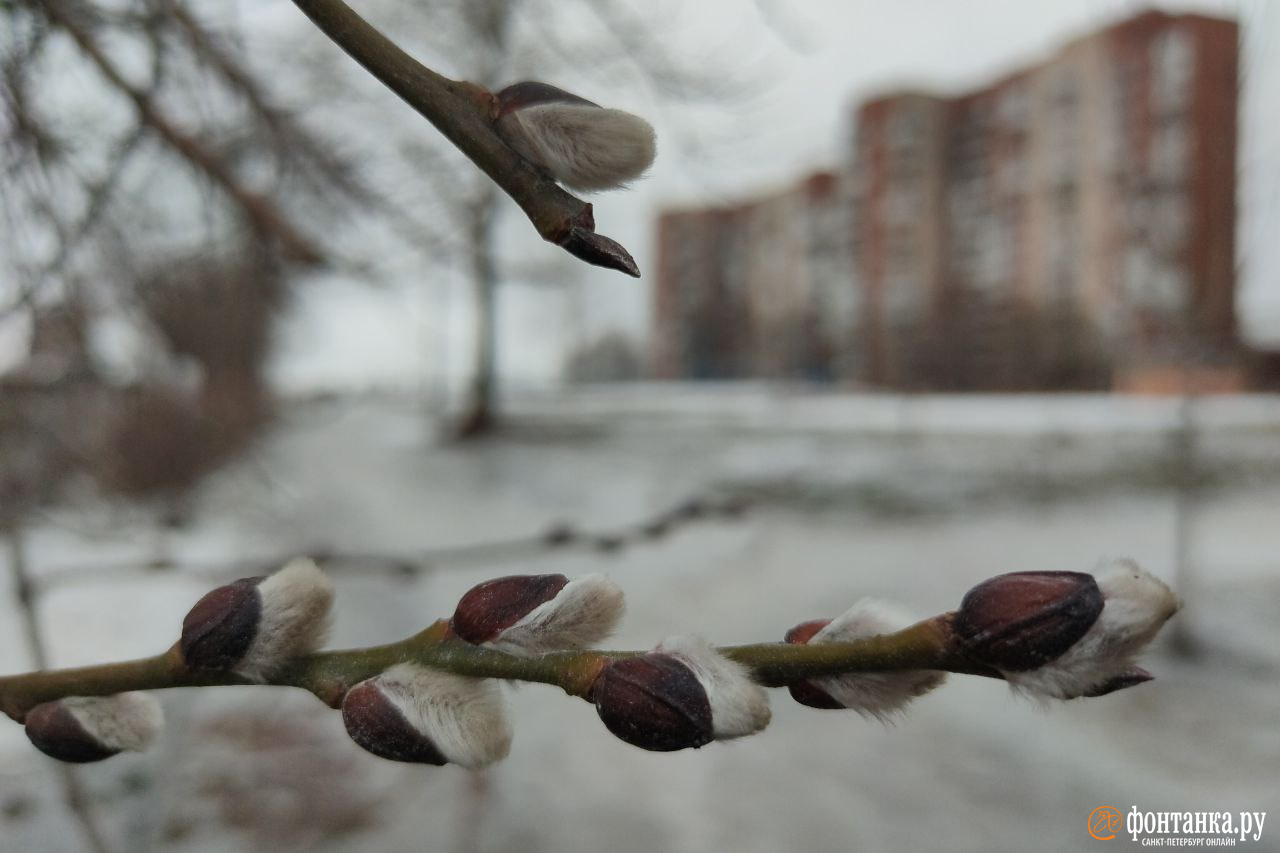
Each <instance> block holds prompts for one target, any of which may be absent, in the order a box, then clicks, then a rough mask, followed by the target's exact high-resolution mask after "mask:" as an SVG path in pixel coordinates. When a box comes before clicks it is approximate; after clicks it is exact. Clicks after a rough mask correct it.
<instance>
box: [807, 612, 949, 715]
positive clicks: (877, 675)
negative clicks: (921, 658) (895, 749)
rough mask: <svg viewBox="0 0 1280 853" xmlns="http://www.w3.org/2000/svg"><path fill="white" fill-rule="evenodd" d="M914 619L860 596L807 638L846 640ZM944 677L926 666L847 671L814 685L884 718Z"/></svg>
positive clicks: (861, 711) (886, 630)
mask: <svg viewBox="0 0 1280 853" xmlns="http://www.w3.org/2000/svg"><path fill="white" fill-rule="evenodd" d="M914 622H915V620H914V619H912V618H911V617H910V616H909V615H908V614H906V613H904V612H903V611H901V610H898V609H897V608H896V607H894V606H892V605H890V604H887V603H885V602H883V601H876V600H874V599H870V598H864V599H862V600H861V601H859V602H857V603H856V604H854V605H853V606H852V607H850V608H849V609H848V610H846V611H845V612H844V613H842V614H840V615H839V616H837V617H836V618H835V619H832V620H831V621H830V622H829V623H827V624H826V625H825V626H823V628H822V629H821V630H820V631H818V632H817V633H816V634H814V635H813V637H811V638H810V639H809V644H810V645H813V644H815V643H847V642H852V641H854V640H864V639H867V638H870V637H878V636H880V635H883V634H892V633H894V632H895V631H900V630H902V629H903V628H906V627H907V626H909V625H911V624H913V623H914ZM945 680H946V673H943V672H938V671H936V670H929V669H908V670H903V671H901V672H851V673H846V674H844V675H840V676H833V677H831V678H815V679H813V680H812V681H813V684H814V686H816V687H818V688H820V689H821V690H823V691H824V692H825V693H826V694H827V695H828V696H830V697H831V698H832V699H835V700H836V701H837V702H839V703H840V704H841V705H844V706H845V707H846V708H850V709H852V710H854V711H857V712H858V713H859V714H862V715H864V716H867V717H874V718H875V719H877V720H881V721H888V720H889V719H891V718H892V717H893V716H894V715H895V714H897V713H900V712H902V711H903V710H905V709H906V707H907V705H908V704H910V702H911V700H912V699H915V698H916V697H917V696H923V695H924V694H925V693H928V692H929V691H930V690H933V689H934V688H935V687H937V686H938V685H940V684H942V683H943V682H944V681H945Z"/></svg>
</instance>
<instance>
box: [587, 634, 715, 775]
mask: <svg viewBox="0 0 1280 853" xmlns="http://www.w3.org/2000/svg"><path fill="white" fill-rule="evenodd" d="M591 698H592V699H593V701H594V702H595V705H596V713H598V714H599V715H600V719H601V721H603V722H604V725H605V728H607V729H608V730H609V731H610V732H612V733H613V734H614V735H615V736H617V737H618V738H619V739H621V740H624V741H626V742H627V743H629V744H631V745H632V746H638V747H640V748H641V749H648V750H653V751H655V752H672V751H675V750H678V749H688V748H690V747H692V748H694V749H696V748H698V747H700V746H705V745H706V744H708V743H710V742H711V741H712V740H713V738H714V730H713V728H712V720H711V703H710V701H709V700H708V698H707V691H706V689H705V688H703V686H702V683H701V682H700V681H698V678H697V676H695V675H694V674H693V671H692V670H690V669H689V667H687V666H685V665H684V664H683V663H681V662H680V661H679V660H677V659H676V658H674V657H672V656H671V655H668V654H663V653H661V652H650V653H649V654H646V655H641V656H640V657H634V658H623V659H621V660H617V661H613V662H612V663H610V664H609V665H608V666H606V667H605V669H604V671H603V672H601V673H600V676H599V678H598V679H597V680H596V683H595V686H594V687H593V688H592V694H591Z"/></svg>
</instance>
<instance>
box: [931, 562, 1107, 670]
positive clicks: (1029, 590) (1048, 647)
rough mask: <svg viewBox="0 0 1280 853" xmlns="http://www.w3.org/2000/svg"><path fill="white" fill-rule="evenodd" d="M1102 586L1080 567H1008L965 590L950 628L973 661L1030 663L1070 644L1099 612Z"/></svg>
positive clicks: (1022, 666)
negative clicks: (1009, 571)
mask: <svg viewBox="0 0 1280 853" xmlns="http://www.w3.org/2000/svg"><path fill="white" fill-rule="evenodd" d="M1103 603H1104V602H1103V598H1102V591H1101V590H1099V589H1098V583H1097V581H1095V580H1094V578H1093V576H1092V575H1087V574H1084V573H1082V572H1013V573H1012V574H1007V575H998V576H996V577H994V578H991V579H990V580H986V581H983V582H982V583H980V584H978V585H977V586H975V587H974V588H973V589H971V590H969V592H968V593H966V594H965V597H964V600H963V601H962V602H961V603H960V610H959V611H958V612H957V613H956V618H955V623H954V631H955V636H956V640H957V641H958V642H959V643H960V646H961V648H962V649H963V650H964V652H965V653H966V654H967V655H968V656H969V657H971V658H973V659H974V660H975V661H978V662H980V663H984V664H987V665H989V666H993V667H996V668H997V669H1003V670H1007V671H1010V672H1020V671H1023V670H1029V669H1035V668H1037V667H1039V666H1042V665H1044V664H1046V663H1048V662H1049V661H1051V660H1053V659H1055V658H1057V657H1058V656H1060V655H1061V654H1062V653H1063V652H1065V651H1066V650H1067V649H1069V648H1071V646H1073V645H1074V644H1075V643H1076V642H1077V641H1078V640H1079V639H1080V638H1081V637H1083V636H1084V635H1085V633H1086V632H1087V631H1088V630H1089V628H1090V627H1091V626H1092V625H1093V623H1094V622H1095V621H1096V620H1097V618H1098V614H1100V613H1101V612H1102V606H1103Z"/></svg>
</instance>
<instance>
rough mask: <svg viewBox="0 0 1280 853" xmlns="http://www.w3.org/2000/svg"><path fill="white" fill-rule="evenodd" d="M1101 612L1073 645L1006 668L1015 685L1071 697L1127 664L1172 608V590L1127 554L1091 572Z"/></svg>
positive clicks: (1174, 608) (1099, 683)
mask: <svg viewBox="0 0 1280 853" xmlns="http://www.w3.org/2000/svg"><path fill="white" fill-rule="evenodd" d="M1096 579H1097V582H1098V588H1099V589H1100V590H1101V591H1102V600H1103V605H1102V612H1101V613H1100V614H1099V615H1098V618H1097V620H1095V621H1094V623H1093V625H1092V626H1091V627H1090V628H1089V630H1088V631H1087V632H1086V633H1085V635H1084V636H1083V637H1081V638H1080V639H1079V640H1078V641H1076V643H1075V645H1073V646H1072V647H1071V648H1069V649H1067V651H1066V652H1064V653H1063V654H1062V655H1060V656H1059V657H1057V658H1055V659H1054V660H1052V661H1050V662H1049V663H1047V664H1045V665H1044V666H1041V667H1038V668H1037V669H1033V670H1029V671H1026V672H1006V673H1004V676H1005V678H1006V679H1007V680H1008V682H1009V684H1010V685H1011V686H1012V687H1013V688H1014V689H1015V690H1017V691H1019V692H1022V693H1025V694H1027V695H1029V696H1033V697H1037V698H1043V699H1074V698H1076V697H1078V696H1084V695H1086V694H1088V693H1090V692H1091V691H1093V690H1095V689H1096V688H1098V687H1100V686H1102V685H1104V684H1106V683H1107V682H1108V681H1110V680H1111V679H1112V678H1115V677H1117V676H1120V675H1121V674H1123V673H1124V672H1126V671H1127V670H1128V669H1129V668H1130V667H1131V666H1133V663H1134V659H1135V657H1136V656H1137V654H1138V653H1139V652H1140V651H1142V649H1143V647H1145V646H1146V645H1147V644H1148V643H1150V642H1151V640H1152V639H1154V638H1155V635H1156V633H1157V632H1158V631H1159V630H1160V627H1161V626H1162V625H1164V623H1165V622H1167V621H1168V620H1169V618H1170V617H1171V616H1173V614H1174V613H1176V612H1177V611H1178V607H1179V606H1180V605H1179V602H1178V597H1177V596H1176V595H1174V594H1173V590H1171V589H1169V587H1168V586H1167V585H1165V583H1164V581H1162V580H1160V579H1159V578H1157V577H1156V576H1154V575H1152V574H1151V573H1149V572H1147V571H1145V570H1144V569H1142V568H1141V567H1139V566H1138V564H1137V563H1135V562H1134V561H1132V560H1116V561H1114V562H1112V563H1110V564H1108V565H1107V566H1105V567H1104V568H1102V569H1100V570H1099V571H1098V573H1097V574H1096Z"/></svg>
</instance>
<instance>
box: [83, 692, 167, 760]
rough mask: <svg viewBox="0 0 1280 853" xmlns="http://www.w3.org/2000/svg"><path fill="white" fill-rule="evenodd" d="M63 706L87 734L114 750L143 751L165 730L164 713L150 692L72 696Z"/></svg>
mask: <svg viewBox="0 0 1280 853" xmlns="http://www.w3.org/2000/svg"><path fill="white" fill-rule="evenodd" d="M62 704H63V705H64V706H65V707H66V709H67V711H68V712H69V713H70V714H71V716H72V717H73V718H74V719H75V721H76V722H77V723H79V724H80V728H82V729H84V731H85V734H87V735H89V736H90V737H91V738H93V739H94V740H95V741H97V742H98V743H100V744H102V745H103V746H104V747H106V748H107V749H110V750H128V751H130V752H141V751H142V750H144V749H146V748H147V747H148V746H150V745H151V742H152V741H154V740H155V739H156V736H157V735H159V734H160V730H161V729H162V728H164V710H163V709H162V708H161V707H160V702H159V700H157V699H156V698H155V697H154V696H152V695H151V694H149V693H117V694H116V695H114V696H71V697H68V698H66V699H63V700H62Z"/></svg>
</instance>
